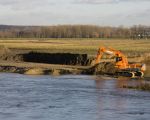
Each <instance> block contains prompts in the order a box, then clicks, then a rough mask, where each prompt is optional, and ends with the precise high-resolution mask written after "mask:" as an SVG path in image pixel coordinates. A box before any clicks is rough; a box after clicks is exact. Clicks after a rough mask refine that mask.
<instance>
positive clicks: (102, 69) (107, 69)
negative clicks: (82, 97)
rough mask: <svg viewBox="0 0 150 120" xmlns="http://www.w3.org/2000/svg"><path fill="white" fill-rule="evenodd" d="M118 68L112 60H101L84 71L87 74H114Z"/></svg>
mask: <svg viewBox="0 0 150 120" xmlns="http://www.w3.org/2000/svg"><path fill="white" fill-rule="evenodd" d="M117 71H118V70H117V68H115V64H114V63H112V62H101V63H99V64H97V65H95V66H93V67H91V68H89V69H88V70H86V71H84V73H86V74H92V75H103V74H109V75H114V74H115V73H116V72H117Z"/></svg>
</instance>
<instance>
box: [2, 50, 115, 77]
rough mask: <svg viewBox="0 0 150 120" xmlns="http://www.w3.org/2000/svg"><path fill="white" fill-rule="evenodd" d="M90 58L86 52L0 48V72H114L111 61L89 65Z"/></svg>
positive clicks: (96, 73) (39, 73)
mask: <svg viewBox="0 0 150 120" xmlns="http://www.w3.org/2000/svg"><path fill="white" fill-rule="evenodd" d="M92 59H93V58H89V57H88V55H87V54H71V53H44V52H32V51H28V52H19V51H18V52H14V51H12V50H9V49H7V48H0V72H12V73H21V74H34V75H41V74H47V75H49V74H50V75H60V74H89V75H99V74H109V75H114V74H115V72H116V69H115V67H114V64H113V63H110V62H103V63H100V64H99V65H95V66H91V62H92Z"/></svg>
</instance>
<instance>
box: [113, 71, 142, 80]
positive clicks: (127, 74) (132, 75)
mask: <svg viewBox="0 0 150 120" xmlns="http://www.w3.org/2000/svg"><path fill="white" fill-rule="evenodd" d="M116 76H124V77H130V78H142V77H144V73H143V72H142V71H135V72H131V71H121V72H116Z"/></svg>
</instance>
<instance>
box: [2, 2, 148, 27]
mask: <svg viewBox="0 0 150 120" xmlns="http://www.w3.org/2000/svg"><path fill="white" fill-rule="evenodd" d="M0 24H7V25H58V24H93V25H102V26H107V25H109V26H119V25H124V26H131V25H137V24H142V25H150V0H0Z"/></svg>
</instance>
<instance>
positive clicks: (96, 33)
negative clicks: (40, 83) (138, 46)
mask: <svg viewBox="0 0 150 120" xmlns="http://www.w3.org/2000/svg"><path fill="white" fill-rule="evenodd" d="M0 38H131V39H148V38H150V26H142V25H135V26H132V27H123V26H120V27H109V26H105V27H102V26H94V25H57V26H9V25H0Z"/></svg>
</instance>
